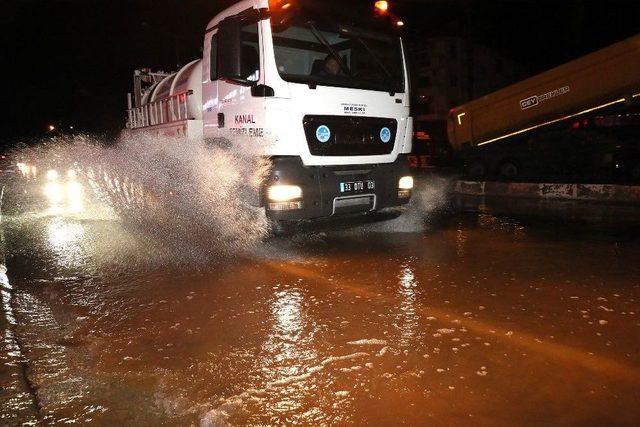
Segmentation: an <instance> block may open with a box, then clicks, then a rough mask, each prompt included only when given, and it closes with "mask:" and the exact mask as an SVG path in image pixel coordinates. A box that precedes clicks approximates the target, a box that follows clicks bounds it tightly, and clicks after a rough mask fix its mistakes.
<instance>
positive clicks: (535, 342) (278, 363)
mask: <svg viewBox="0 0 640 427" xmlns="http://www.w3.org/2000/svg"><path fill="white" fill-rule="evenodd" d="M463 206H464V208H462V209H455V208H452V209H449V210H447V211H446V212H445V213H443V214H441V215H439V216H437V217H436V216H434V217H433V218H430V220H429V221H428V222H427V223H426V224H423V225H424V226H423V227H418V228H416V227H414V226H413V225H412V226H411V227H408V228H407V227H406V219H405V220H404V221H405V222H404V223H401V224H402V225H398V224H400V223H391V224H386V225H382V226H379V225H373V226H367V227H360V228H356V229H352V230H348V231H345V230H343V229H339V230H332V229H330V228H329V229H324V230H323V231H320V232H318V231H315V232H308V233H305V234H302V235H298V236H293V237H288V238H280V239H272V240H269V241H266V242H265V243H263V244H260V245H256V247H255V248H254V249H253V251H252V252H251V253H249V254H247V253H242V255H240V254H238V255H237V256H234V255H230V256H227V257H220V258H217V259H213V260H209V261H207V263H206V264H198V265H197V266H193V265H191V266H190V265H189V264H183V263H177V264H176V263H172V262H171V260H170V259H168V258H160V261H158V259H159V258H157V253H156V252H155V249H153V248H150V247H149V246H147V244H146V243H141V241H140V240H139V239H137V237H136V236H135V234H132V232H131V231H130V230H126V229H124V228H123V227H122V224H120V222H119V221H116V220H110V219H95V218H78V217H64V216H59V215H50V216H13V217H7V218H4V219H3V230H4V233H5V241H6V242H5V246H6V251H7V263H6V264H7V268H8V277H9V282H10V284H11V287H12V288H11V292H10V294H11V298H10V300H9V301H8V305H9V306H10V308H11V310H12V315H13V316H14V317H15V320H16V321H15V324H14V325H9V324H8V323H7V324H2V326H3V327H4V328H5V331H10V332H11V333H14V334H15V335H16V336H17V337H18V338H19V340H20V344H21V345H20V348H19V352H18V353H17V354H18V355H17V356H16V357H19V358H21V359H23V360H25V361H26V362H27V365H28V369H27V370H26V371H25V372H24V373H21V371H20V370H19V369H18V368H19V364H18V363H17V362H16V363H14V367H15V368H16V369H14V370H13V371H11V372H9V370H8V369H5V370H2V371H0V375H2V381H3V387H5V388H4V389H3V393H4V395H9V394H11V393H13V394H12V396H13V397H14V400H12V402H13V403H12V404H6V405H5V404H4V402H6V400H3V406H2V409H0V415H1V416H2V418H0V419H1V420H7V422H8V423H9V424H14V423H17V422H21V421H25V422H29V421H34V422H37V421H45V422H49V423H52V424H56V423H64V422H70V421H74V422H78V423H93V424H96V425H124V424H140V425H160V424H165V425H205V426H221V425H278V424H286V425H345V424H361V425H375V426H378V425H399V424H407V425H517V424H536V425H549V424H556V425H557V424H572V425H612V424H614V425H638V422H639V421H640V410H638V406H637V402H638V401H640V347H639V346H640V264H638V262H637V260H638V256H639V255H640V244H639V243H640V242H639V241H638V234H637V231H638V227H637V223H636V222H635V220H633V219H632V220H631V222H627V223H617V222H616V220H613V221H612V220H610V218H612V217H614V216H611V215H608V216H607V215H604V214H603V215H601V216H597V215H596V218H595V219H594V220H593V221H592V222H587V223H585V222H581V221H577V220H576V219H575V216H574V215H572V214H571V212H573V211H571V209H569V210H567V209H566V207H565V208H562V207H561V208H557V209H556V208H553V209H552V214H553V215H552V217H535V216H532V215H531V214H532V212H531V209H530V208H529V207H525V208H520V209H518V207H513V206H506V207H505V206H498V205H496V206H492V205H491V204H490V203H480V204H478V203H477V201H471V202H469V203H468V204H466V205H463ZM509 212H511V213H513V212H517V214H510V213H509ZM572 216H574V218H573V219H571V217H572ZM582 217H584V215H582V216H581V218H582ZM603 217H606V218H609V220H608V221H603V219H602V218H603ZM631 218H634V217H633V215H631ZM409 222H411V221H409ZM394 224H395V225H394ZM414 225H415V224H414ZM214 243H215V241H213V243H212V244H214ZM163 256H164V255H163ZM176 256H177V257H179V254H176ZM5 323H6V322H5ZM6 354H8V353H7V350H6V349H3V355H6ZM3 357H4V356H3ZM12 369H13V368H12ZM14 374H15V375H14ZM12 375H13V376H12ZM9 378H14V379H15V381H14V380H11V381H14V382H12V383H11V384H13V386H12V387H13V388H12V389H9V388H6V386H5V385H4V384H8V383H9V382H8V381H9ZM22 378H25V379H26V380H28V383H27V385H29V387H27V386H26V385H25V384H22V382H24V381H23V379H22ZM14 383H15V384H14ZM7 390H9V391H11V390H14V391H13V392H11V393H7V392H6V391H7ZM34 402H35V403H34Z"/></svg>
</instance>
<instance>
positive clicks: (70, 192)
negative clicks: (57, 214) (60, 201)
mask: <svg viewBox="0 0 640 427" xmlns="http://www.w3.org/2000/svg"><path fill="white" fill-rule="evenodd" d="M67 197H68V198H69V200H70V201H71V202H77V201H80V200H82V185H80V183H79V182H76V181H72V182H69V183H67Z"/></svg>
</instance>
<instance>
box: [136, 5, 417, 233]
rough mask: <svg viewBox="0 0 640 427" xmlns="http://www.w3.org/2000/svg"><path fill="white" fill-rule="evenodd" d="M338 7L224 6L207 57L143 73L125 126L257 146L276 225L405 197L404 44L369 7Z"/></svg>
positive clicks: (264, 201)
mask: <svg viewBox="0 0 640 427" xmlns="http://www.w3.org/2000/svg"><path fill="white" fill-rule="evenodd" d="M337 5H338V4H337V3H336V4H335V5H333V6H336V7H332V2H331V1H322V2H317V1H313V0H310V1H306V0H300V1H295V2H286V1H282V0H280V1H278V0H276V1H273V0H271V1H267V0H243V1H241V2H238V3H236V4H235V5H233V6H231V7H229V8H227V9H226V10H225V11H223V12H222V13H220V14H218V15H217V16H216V17H215V18H214V19H213V20H212V21H211V22H210V23H209V24H208V26H207V28H206V31H205V34H204V49H203V58H202V59H198V60H195V61H193V62H191V63H189V64H187V65H185V66H184V67H183V68H182V69H180V70H179V71H178V72H177V73H169V74H164V75H163V74H153V73H149V72H136V74H135V75H134V97H133V98H134V99H133V100H132V97H131V95H129V110H128V122H127V129H126V130H125V132H132V133H135V132H151V133H155V134H158V135H172V136H175V135H180V136H182V135H184V136H186V137H194V138H202V139H203V140H204V141H206V142H210V143H221V142H222V143H224V144H226V145H228V146H229V147H230V148H229V149H233V145H234V144H239V143H242V144H248V143H250V144H254V146H255V147H259V149H260V153H259V155H262V156H267V157H268V158H269V159H270V160H271V165H272V167H271V171H270V174H269V176H268V179H267V180H266V182H265V183H264V185H263V187H264V188H262V189H261V191H260V192H261V194H260V199H261V202H260V204H261V206H263V207H264V208H265V210H266V213H267V216H268V217H269V218H270V219H272V220H275V221H289V220H301V219H311V218H320V217H329V216H332V215H341V214H353V213H365V212H374V211H379V210H381V209H383V208H388V207H397V206H400V205H403V204H406V203H407V202H408V201H409V199H410V197H411V191H412V187H413V178H412V177H411V176H410V174H409V168H408V162H407V159H406V154H407V153H409V152H410V151H411V136H412V118H411V117H410V116H409V90H408V88H409V85H408V83H407V82H408V78H407V75H408V73H407V61H406V58H405V51H404V47H403V42H402V39H401V38H400V37H399V35H398V34H396V33H395V30H396V28H394V25H393V21H392V20H391V17H390V16H387V17H385V16H382V17H376V15H375V14H374V12H373V10H372V7H371V6H373V4H369V5H368V6H369V7H368V8H367V10H366V11H364V12H363V13H362V14H361V16H357V17H354V16H353V15H351V16H348V17H347V16H342V15H340V14H339V12H338V11H340V10H344V9H345V8H344V4H343V5H342V6H340V7H337ZM331 67H333V69H330V68H331ZM154 80H155V82H154ZM144 81H152V84H151V85H150V87H148V88H147V90H143V89H142V85H143V83H144ZM238 136H241V138H239V137H238ZM230 142H231V143H230Z"/></svg>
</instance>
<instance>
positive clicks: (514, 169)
mask: <svg viewBox="0 0 640 427" xmlns="http://www.w3.org/2000/svg"><path fill="white" fill-rule="evenodd" d="M498 174H499V175H500V178H503V179H506V180H512V179H515V178H517V177H518V176H519V175H520V167H519V166H518V164H517V163H516V162H513V161H506V162H502V163H501V164H500V167H499V168H498Z"/></svg>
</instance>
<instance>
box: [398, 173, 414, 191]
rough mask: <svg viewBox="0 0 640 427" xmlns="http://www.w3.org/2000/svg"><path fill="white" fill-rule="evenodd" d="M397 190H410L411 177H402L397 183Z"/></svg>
mask: <svg viewBox="0 0 640 427" xmlns="http://www.w3.org/2000/svg"><path fill="white" fill-rule="evenodd" d="M398 188H399V189H400V190H411V189H412V188H413V177H412V176H403V177H402V178H400V181H398Z"/></svg>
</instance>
